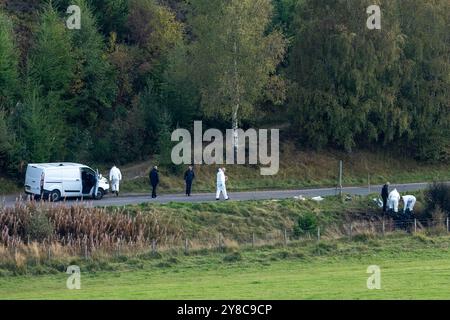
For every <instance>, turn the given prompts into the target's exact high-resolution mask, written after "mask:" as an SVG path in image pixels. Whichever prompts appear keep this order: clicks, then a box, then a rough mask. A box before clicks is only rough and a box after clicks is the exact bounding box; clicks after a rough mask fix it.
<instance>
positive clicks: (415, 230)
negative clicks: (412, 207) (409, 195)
mask: <svg viewBox="0 0 450 320" xmlns="http://www.w3.org/2000/svg"><path fill="white" fill-rule="evenodd" d="M414 233H417V219H414Z"/></svg>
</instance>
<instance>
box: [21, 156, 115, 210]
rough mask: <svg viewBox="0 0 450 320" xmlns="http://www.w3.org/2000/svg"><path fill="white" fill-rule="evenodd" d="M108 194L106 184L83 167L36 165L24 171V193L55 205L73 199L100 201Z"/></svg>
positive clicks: (73, 165)
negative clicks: (46, 199) (60, 201)
mask: <svg viewBox="0 0 450 320" xmlns="http://www.w3.org/2000/svg"><path fill="white" fill-rule="evenodd" d="M108 192H109V183H108V180H107V179H106V178H104V177H102V176H101V175H99V174H98V172H96V171H94V170H92V169H91V168H89V167H88V166H85V165H82V164H78V163H66V162H62V163H37V164H29V165H28V167H27V173H26V177H25V193H26V194H28V195H32V196H34V197H35V198H41V197H43V198H48V199H50V200H51V201H55V202H56V201H59V200H61V199H63V198H73V197H91V198H94V199H101V198H103V196H104V195H105V194H106V193H108Z"/></svg>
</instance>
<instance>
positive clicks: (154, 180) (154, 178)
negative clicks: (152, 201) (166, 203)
mask: <svg viewBox="0 0 450 320" xmlns="http://www.w3.org/2000/svg"><path fill="white" fill-rule="evenodd" d="M149 177H150V184H151V185H152V198H156V187H157V186H158V183H159V174H158V166H154V167H153V169H152V170H151V171H150V176H149Z"/></svg>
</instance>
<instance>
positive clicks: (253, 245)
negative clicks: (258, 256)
mask: <svg viewBox="0 0 450 320" xmlns="http://www.w3.org/2000/svg"><path fill="white" fill-rule="evenodd" d="M254 247H255V233H254V232H253V233H252V248H254Z"/></svg>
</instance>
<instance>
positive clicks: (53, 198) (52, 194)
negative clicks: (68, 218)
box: [49, 190, 61, 202]
mask: <svg viewBox="0 0 450 320" xmlns="http://www.w3.org/2000/svg"><path fill="white" fill-rule="evenodd" d="M49 200H50V201H51V202H58V201H59V200H61V192H59V190H53V191H52V192H50V196H49Z"/></svg>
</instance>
